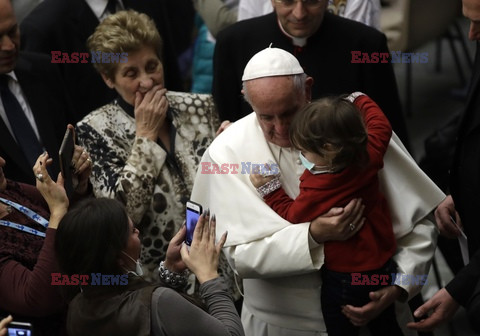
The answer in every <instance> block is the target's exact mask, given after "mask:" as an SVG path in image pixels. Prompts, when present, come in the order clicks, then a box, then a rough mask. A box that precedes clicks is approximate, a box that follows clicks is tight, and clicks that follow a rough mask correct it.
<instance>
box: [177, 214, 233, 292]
mask: <svg viewBox="0 0 480 336" xmlns="http://www.w3.org/2000/svg"><path fill="white" fill-rule="evenodd" d="M215 232H216V219H215V215H213V216H212V218H211V219H210V215H209V214H208V211H207V212H204V213H203V214H202V215H201V216H200V218H199V219H198V222H197V225H196V227H195V231H194V232H193V241H192V245H191V246H190V251H188V249H187V246H186V245H185V244H184V245H183V246H182V249H181V251H180V252H181V254H182V259H183V261H184V262H185V264H186V265H187V266H188V268H189V269H190V271H192V272H193V273H195V276H196V277H197V279H198V282H200V284H202V283H204V282H205V281H208V280H211V279H214V278H217V277H218V260H219V257H220V252H221V250H222V247H223V245H224V244H225V241H226V240H227V233H226V232H225V233H224V234H223V235H222V237H221V238H220V240H219V242H218V243H217V244H215Z"/></svg>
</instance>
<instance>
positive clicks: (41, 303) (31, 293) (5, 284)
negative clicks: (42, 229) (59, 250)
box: [0, 228, 64, 316]
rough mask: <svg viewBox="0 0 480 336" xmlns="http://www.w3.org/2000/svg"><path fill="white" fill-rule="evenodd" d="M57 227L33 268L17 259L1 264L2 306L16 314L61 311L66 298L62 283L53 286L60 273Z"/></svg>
mask: <svg viewBox="0 0 480 336" xmlns="http://www.w3.org/2000/svg"><path fill="white" fill-rule="evenodd" d="M56 232H57V230H56V229H50V228H49V229H47V236H46V238H45V241H44V243H43V246H42V249H41V250H40V254H39V256H38V259H37V263H36V264H35V266H34V267H33V270H30V269H28V268H27V267H25V266H23V265H22V264H21V263H19V262H18V261H15V260H8V261H4V262H2V264H3V266H1V267H0V293H1V298H2V300H1V302H0V307H2V309H5V310H8V311H9V312H12V313H14V314H21V315H28V316H47V315H51V314H53V313H56V312H58V311H60V310H61V309H62V307H63V305H64V301H63V299H62V296H61V295H60V292H59V286H52V285H51V283H52V274H53V273H56V272H57V273H58V270H59V268H58V264H57V260H56V258H55V252H54V243H55V234H56Z"/></svg>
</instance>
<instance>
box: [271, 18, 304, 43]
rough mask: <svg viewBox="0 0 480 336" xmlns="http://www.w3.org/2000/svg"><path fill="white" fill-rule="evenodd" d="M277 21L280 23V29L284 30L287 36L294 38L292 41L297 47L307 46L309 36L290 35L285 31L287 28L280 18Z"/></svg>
mask: <svg viewBox="0 0 480 336" xmlns="http://www.w3.org/2000/svg"><path fill="white" fill-rule="evenodd" d="M277 23H278V26H279V27H280V30H281V31H282V33H283V34H285V35H286V36H288V37H289V38H290V39H291V40H292V43H293V45H294V46H296V47H301V48H303V47H305V46H306V45H307V40H308V37H295V36H292V35H290V34H289V33H287V32H286V31H285V29H283V26H282V24H281V23H280V20H278V19H277Z"/></svg>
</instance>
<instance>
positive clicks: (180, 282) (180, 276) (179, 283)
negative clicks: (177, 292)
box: [158, 261, 190, 289]
mask: <svg viewBox="0 0 480 336" xmlns="http://www.w3.org/2000/svg"><path fill="white" fill-rule="evenodd" d="M158 273H159V275H160V279H161V280H162V281H163V283H165V284H166V285H168V286H169V287H171V288H175V289H177V288H183V287H185V286H186V285H187V282H188V276H189V275H190V271H189V270H188V269H185V270H184V271H183V272H182V273H177V272H172V271H170V270H169V269H168V268H166V267H165V262H164V261H161V262H160V267H159V268H158Z"/></svg>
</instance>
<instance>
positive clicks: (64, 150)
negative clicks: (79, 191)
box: [58, 126, 75, 197]
mask: <svg viewBox="0 0 480 336" xmlns="http://www.w3.org/2000/svg"><path fill="white" fill-rule="evenodd" d="M74 150H75V132H74V129H73V126H72V127H70V126H69V127H67V131H66V132H65V136H64V137H63V141H62V145H61V146H60V151H59V152H58V156H59V159H60V160H59V161H60V170H61V171H62V176H63V179H64V181H65V183H64V187H65V191H66V192H67V196H68V197H70V196H71V195H72V193H73V170H74V168H73V166H72V158H73V151H74Z"/></svg>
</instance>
